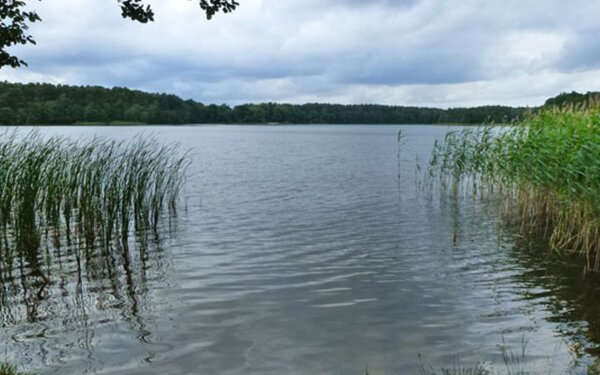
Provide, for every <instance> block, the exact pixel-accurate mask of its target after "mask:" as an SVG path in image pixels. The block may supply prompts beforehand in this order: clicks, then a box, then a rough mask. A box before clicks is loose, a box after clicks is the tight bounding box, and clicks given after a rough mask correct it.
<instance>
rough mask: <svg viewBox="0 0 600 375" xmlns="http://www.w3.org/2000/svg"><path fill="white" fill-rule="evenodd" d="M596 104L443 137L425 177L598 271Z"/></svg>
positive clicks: (599, 127)
mask: <svg viewBox="0 0 600 375" xmlns="http://www.w3.org/2000/svg"><path fill="white" fill-rule="evenodd" d="M598 160H600V105H599V104H598V103H595V102H592V103H588V104H587V105H585V106H577V107H575V106H571V107H567V108H551V109H545V110H543V111H541V112H539V113H537V114H535V115H533V114H532V115H530V116H529V117H527V118H526V119H525V120H523V121H522V122H520V123H518V124H515V125H514V126H512V127H505V128H494V127H491V126H488V127H483V128H478V129H467V130H464V131H462V132H450V133H448V135H447V136H446V137H445V139H444V140H443V141H442V142H436V144H435V147H434V150H433V153H432V156H431V159H430V162H429V172H430V173H429V175H430V176H432V177H438V178H439V181H440V182H441V184H440V185H441V186H443V187H445V188H450V189H451V191H452V192H453V193H454V194H457V192H458V191H460V190H461V189H462V190H463V191H464V190H465V189H466V190H468V191H470V192H473V191H475V192H477V191H478V189H479V190H482V189H483V190H484V191H487V192H492V193H493V194H492V196H495V197H500V198H501V200H502V201H503V205H502V207H503V213H504V214H505V215H504V217H506V218H508V219H511V220H514V221H515V222H517V223H519V224H520V225H521V227H522V228H523V229H529V230H536V231H541V232H543V233H545V234H546V235H547V237H548V239H549V241H550V244H551V246H552V247H553V248H554V249H555V250H556V251H558V252H560V253H564V254H578V255H582V256H584V257H585V258H586V260H587V266H588V268H589V269H593V270H600V256H599V254H600V164H599V163H598Z"/></svg>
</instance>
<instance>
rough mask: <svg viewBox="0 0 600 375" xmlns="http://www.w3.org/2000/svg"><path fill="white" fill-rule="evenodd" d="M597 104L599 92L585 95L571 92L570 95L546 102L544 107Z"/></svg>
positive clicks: (599, 97)
mask: <svg viewBox="0 0 600 375" xmlns="http://www.w3.org/2000/svg"><path fill="white" fill-rule="evenodd" d="M598 102H600V92H587V93H585V94H580V93H578V92H575V91H573V92H571V93H562V94H560V95H557V96H555V97H554V98H550V99H548V100H546V103H544V107H559V108H563V107H566V106H570V105H585V104H590V103H592V104H595V103H598Z"/></svg>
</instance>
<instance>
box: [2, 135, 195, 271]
mask: <svg viewBox="0 0 600 375" xmlns="http://www.w3.org/2000/svg"><path fill="white" fill-rule="evenodd" d="M187 165H188V160H187V158H186V156H185V155H180V154H179V153H178V152H177V150H176V145H161V144H160V143H158V142H157V141H155V140H153V139H144V138H142V137H140V136H138V137H136V138H134V139H133V140H131V141H127V142H124V141H121V142H119V141H114V140H105V139H97V138H96V139H92V140H89V141H73V140H69V139H66V138H62V137H52V138H46V139H45V138H43V137H41V136H40V135H39V134H37V133H35V132H32V133H29V134H27V135H25V136H21V135H19V134H18V133H16V132H12V133H5V134H4V135H1V136H0V235H1V239H0V259H2V260H3V261H4V262H5V263H8V264H10V263H11V259H13V257H14V256H15V255H17V256H18V257H19V258H22V257H23V256H24V255H25V256H26V258H28V259H29V260H30V261H35V260H36V259H37V256H38V249H39V248H40V247H41V245H43V244H46V245H49V244H50V245H53V246H55V247H60V246H61V242H66V244H67V245H71V244H72V243H74V244H76V245H78V246H80V245H83V246H88V247H94V246H99V245H100V246H105V247H109V246H111V245H112V244H113V243H115V241H118V243H120V244H122V245H125V246H127V239H128V236H129V235H130V233H131V232H132V231H134V230H136V231H151V230H156V229H157V226H158V223H159V220H160V218H161V216H162V215H163V213H165V212H166V211H170V212H173V211H174V210H175V209H176V207H177V200H178V195H179V192H180V190H181V187H182V183H183V181H184V176H185V170H186V167H187Z"/></svg>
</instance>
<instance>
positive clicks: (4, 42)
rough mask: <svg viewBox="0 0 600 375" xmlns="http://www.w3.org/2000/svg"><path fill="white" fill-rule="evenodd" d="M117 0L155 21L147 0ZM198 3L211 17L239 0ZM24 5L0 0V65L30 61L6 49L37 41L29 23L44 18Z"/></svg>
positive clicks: (129, 14)
mask: <svg viewBox="0 0 600 375" xmlns="http://www.w3.org/2000/svg"><path fill="white" fill-rule="evenodd" d="M40 1H41V0H40ZM73 1H77V0H73ZM116 1H117V2H118V3H119V6H120V7H121V16H123V18H128V19H130V20H133V21H137V22H141V23H147V22H149V21H154V11H153V10H152V7H151V6H150V5H147V4H145V3H144V1H145V0H116ZM198 3H199V5H200V8H201V9H202V10H203V11H204V13H205V14H206V18H207V19H209V20H210V19H211V18H212V17H213V16H214V15H215V14H217V13H218V12H219V11H222V12H223V13H229V12H233V11H234V10H235V9H236V7H237V6H238V5H239V3H238V2H237V0H198ZM25 6H26V2H25V1H24V0H0V68H2V67H4V66H9V67H12V68H17V67H19V66H21V65H25V66H26V65H27V63H26V62H25V61H23V60H21V59H19V58H18V57H17V56H14V55H11V54H10V53H8V52H7V51H6V48H8V47H11V46H14V45H18V44H21V45H25V44H35V40H34V39H33V36H31V35H29V34H28V33H27V30H28V29H29V25H30V24H32V23H35V22H38V21H41V18H40V17H39V15H38V14H37V13H36V12H35V11H28V10H26V9H25Z"/></svg>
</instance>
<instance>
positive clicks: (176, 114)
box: [0, 82, 528, 125]
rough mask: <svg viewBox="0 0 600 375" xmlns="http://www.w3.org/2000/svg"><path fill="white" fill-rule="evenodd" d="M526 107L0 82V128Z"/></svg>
mask: <svg viewBox="0 0 600 375" xmlns="http://www.w3.org/2000/svg"><path fill="white" fill-rule="evenodd" d="M527 110H528V109H527V108H512V107H505V106H484V107H475V108H450V109H439V108H421V107H401V106H386V105H372V104H359V105H341V104H317V103H315V104H302V105H296V104H276V103H263V104H243V105H238V106H235V107H230V106H228V105H225V104H222V105H215V104H210V105H205V104H202V103H199V102H196V101H193V100H183V99H181V98H179V97H177V96H175V95H167V94H151V93H146V92H142V91H137V90H130V89H126V88H112V89H107V88H104V87H97V86H91V87H90V86H86V87H77V86H65V85H52V84H39V83H30V84H20V83H8V82H0V124H4V125H23V124H36V125H60V124H63V125H70V124H78V123H79V124H81V123H143V124H200V123H201V124H206V123H237V124H265V123H283V124H440V123H448V124H451V123H456V124H481V123H509V122H512V121H514V120H515V119H518V118H520V117H522V116H523V115H524V114H525V112H526V111H527Z"/></svg>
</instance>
